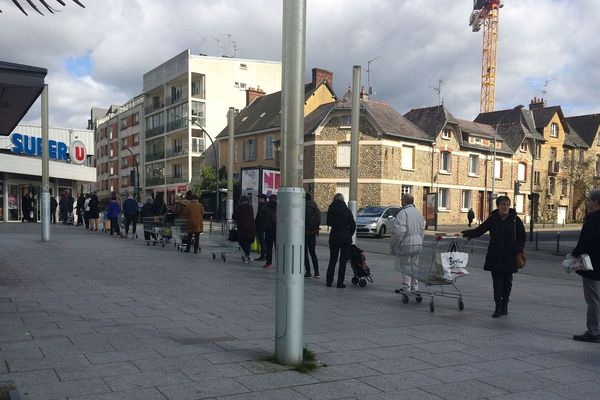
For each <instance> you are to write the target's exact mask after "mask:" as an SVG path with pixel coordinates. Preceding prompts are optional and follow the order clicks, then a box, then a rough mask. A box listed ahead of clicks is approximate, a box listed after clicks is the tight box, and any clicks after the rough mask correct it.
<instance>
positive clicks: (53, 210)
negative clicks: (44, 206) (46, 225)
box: [50, 194, 58, 224]
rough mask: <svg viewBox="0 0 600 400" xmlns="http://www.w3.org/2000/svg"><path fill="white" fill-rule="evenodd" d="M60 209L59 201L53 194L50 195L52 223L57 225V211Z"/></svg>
mask: <svg viewBox="0 0 600 400" xmlns="http://www.w3.org/2000/svg"><path fill="white" fill-rule="evenodd" d="M57 208H58V201H56V197H54V195H53V194H51V195H50V222H51V223H52V224H56V209H57Z"/></svg>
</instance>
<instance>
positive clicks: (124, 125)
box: [121, 117, 127, 130]
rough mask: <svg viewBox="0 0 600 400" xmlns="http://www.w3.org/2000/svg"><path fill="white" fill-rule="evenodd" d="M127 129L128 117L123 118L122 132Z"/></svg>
mask: <svg viewBox="0 0 600 400" xmlns="http://www.w3.org/2000/svg"><path fill="white" fill-rule="evenodd" d="M123 129H127V117H125V118H121V130H123Z"/></svg>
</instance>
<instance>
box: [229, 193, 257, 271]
mask: <svg viewBox="0 0 600 400" xmlns="http://www.w3.org/2000/svg"><path fill="white" fill-rule="evenodd" d="M232 218H233V220H234V221H235V224H236V225H237V240H238V243H239V245H240V248H241V249H242V251H243V252H244V257H243V258H244V264H248V263H249V262H250V261H252V258H251V257H250V245H251V244H252V242H254V237H255V235H256V227H255V224H254V209H253V208H252V204H250V201H249V200H248V197H246V196H242V197H241V198H240V202H239V203H238V205H237V207H236V208H235V211H234V212H233V217H232Z"/></svg>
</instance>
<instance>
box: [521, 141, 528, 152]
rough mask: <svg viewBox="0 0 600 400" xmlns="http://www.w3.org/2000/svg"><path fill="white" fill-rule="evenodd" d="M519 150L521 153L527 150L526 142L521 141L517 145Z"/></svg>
mask: <svg viewBox="0 0 600 400" xmlns="http://www.w3.org/2000/svg"><path fill="white" fill-rule="evenodd" d="M519 151H521V153H525V152H527V143H525V142H523V143H521V145H520V146H519Z"/></svg>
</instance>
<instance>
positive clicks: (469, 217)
mask: <svg viewBox="0 0 600 400" xmlns="http://www.w3.org/2000/svg"><path fill="white" fill-rule="evenodd" d="M474 219H475V211H473V208H472V207H471V208H469V212H467V220H468V221H469V228H470V227H471V224H472V223H473V220H474Z"/></svg>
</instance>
